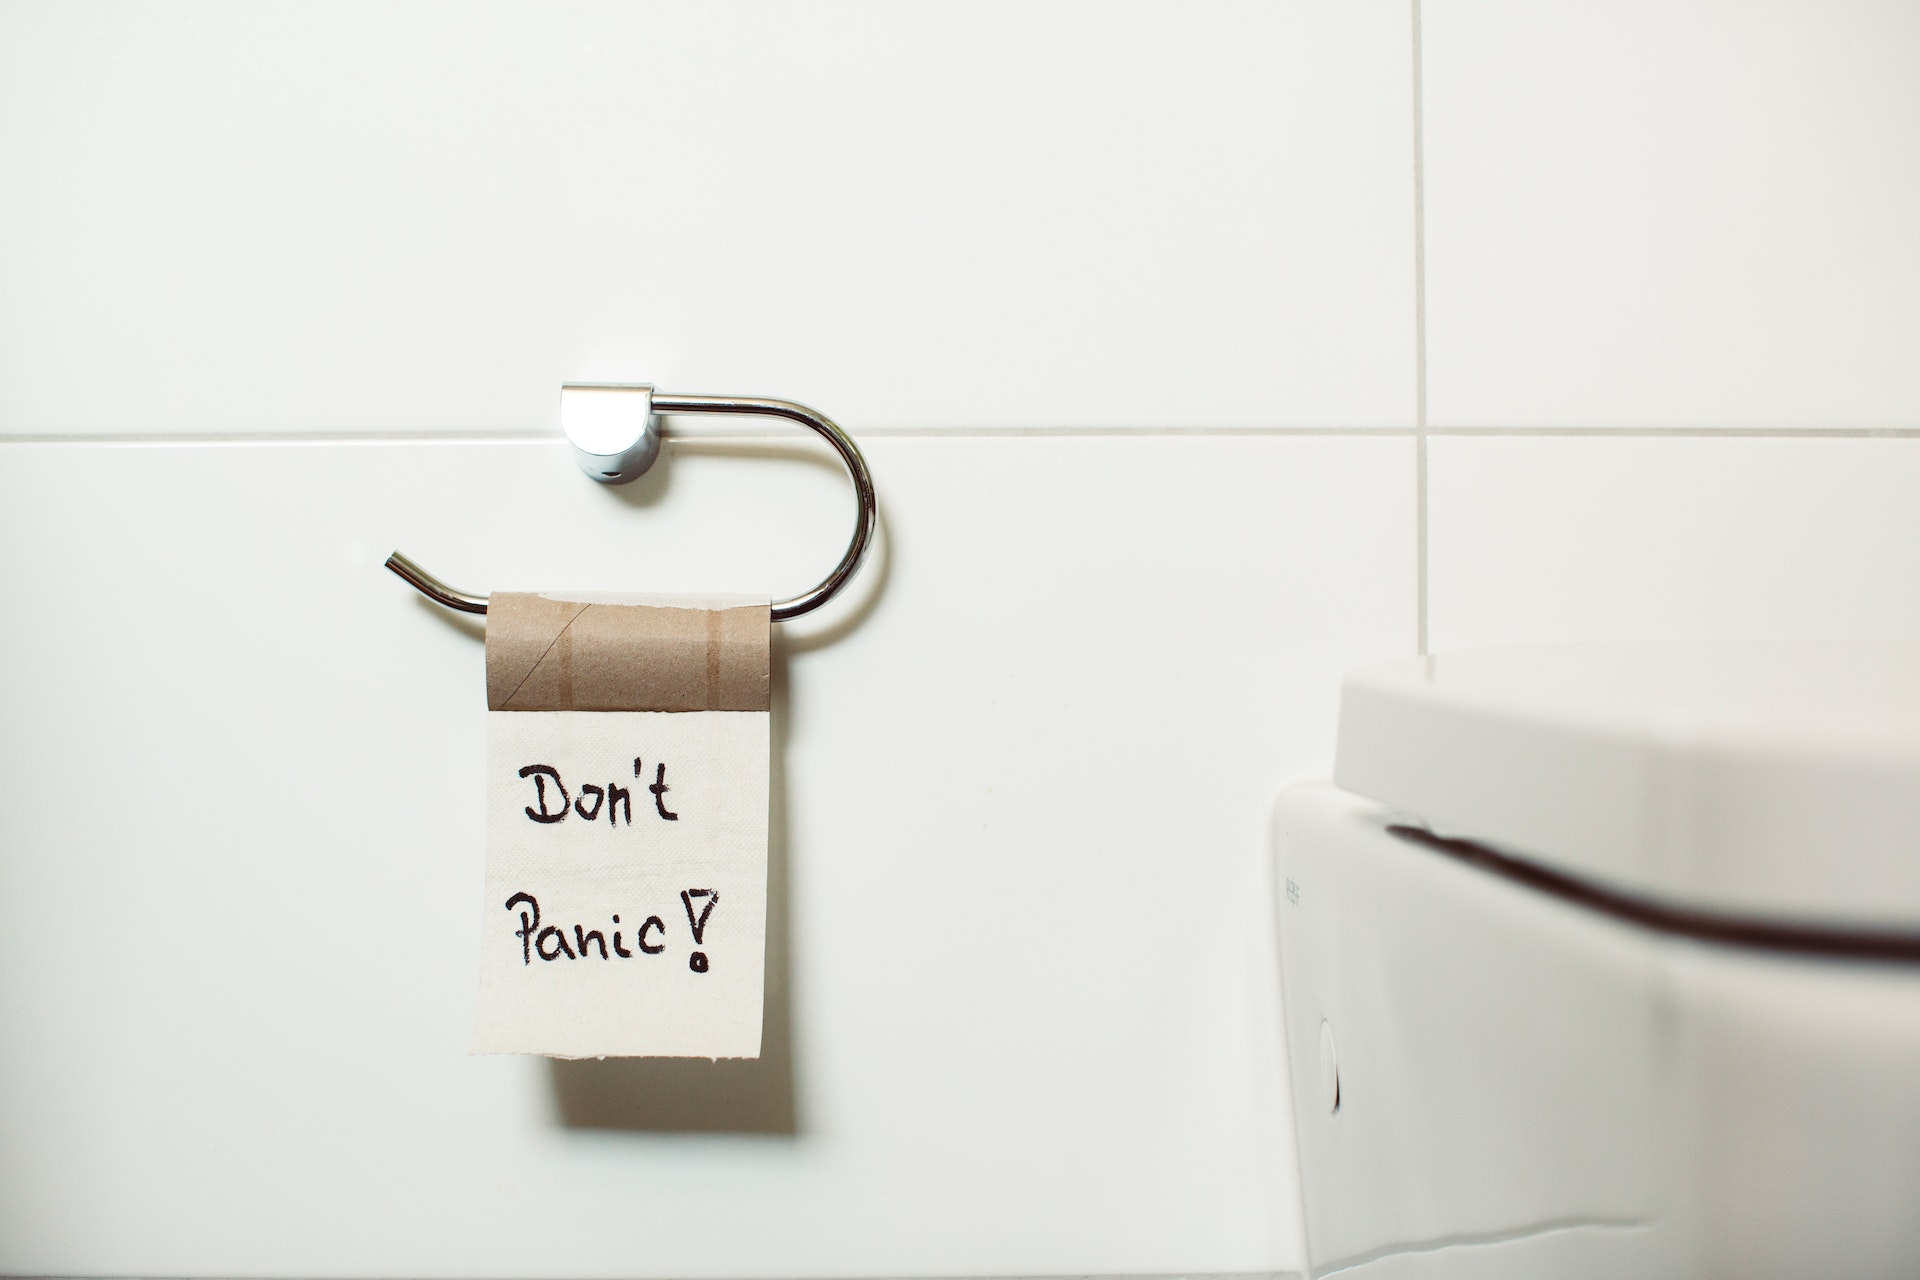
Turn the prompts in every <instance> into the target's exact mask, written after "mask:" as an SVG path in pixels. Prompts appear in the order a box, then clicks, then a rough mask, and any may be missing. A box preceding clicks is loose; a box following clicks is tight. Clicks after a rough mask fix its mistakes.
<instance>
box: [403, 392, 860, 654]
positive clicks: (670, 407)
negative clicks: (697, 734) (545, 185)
mask: <svg viewBox="0 0 1920 1280" xmlns="http://www.w3.org/2000/svg"><path fill="white" fill-rule="evenodd" d="M633 390H635V391H647V392H651V388H638V387H636V388H633ZM656 413H725V414H744V415H753V416H759V417H768V418H786V419H787V420H789V421H791V422H797V423H799V424H800V425H801V426H803V427H806V428H808V429H810V430H812V431H814V432H816V433H817V434H818V435H820V436H821V438H823V439H824V440H826V442H827V443H828V444H830V445H832V446H833V451H834V452H835V453H837V454H839V455H840V460H841V461H842V462H844V463H845V464H846V467H847V474H848V475H849V476H850V477H851V478H852V480H853V494H854V503H855V508H856V510H855V516H854V525H853V539H852V541H850V542H849V543H848V544H847V551H846V554H845V555H843V556H841V557H840V563H839V564H837V565H835V566H834V567H833V572H832V573H829V574H828V575H827V576H826V577H825V578H823V579H822V580H821V581H820V583H819V585H818V586H815V587H813V588H811V589H810V590H807V591H803V592H801V593H800V594H799V595H797V596H794V597H793V598H792V599H791V600H779V601H775V602H774V605H773V620H774V621H775V622H785V621H787V620H788V619H790V618H798V617H800V616H801V615H802V614H806V613H811V612H813V611H814V610H815V609H818V608H819V607H820V606H821V605H823V604H825V603H826V602H827V601H829V600H831V599H833V597H834V596H835V595H836V594H838V592H839V591H840V589H841V588H842V587H844V586H846V585H847V583H848V582H849V581H851V580H852V578H853V575H854V574H855V573H857V572H859V570H860V562H861V561H862V560H863V559H865V558H866V554H867V548H868V546H869V544H870V543H871V542H872V541H873V524H874V516H875V508H876V503H875V500H874V492H873V476H872V474H871V473H870V472H869V471H868V470H867V460H866V459H865V458H864V457H862V456H861V454H860V449H859V446H857V445H855V444H854V443H853V440H852V439H851V438H850V437H849V436H848V435H847V433H846V432H844V431H842V430H841V429H840V428H839V427H838V426H837V425H835V423H834V422H833V421H832V420H831V419H829V418H827V417H826V416H825V415H823V414H820V413H816V412H814V411H813V410H812V409H809V408H807V407H806V406H805V405H801V404H795V403H793V402H792V401H791V400H763V399H758V398H754V397H750V396H678V395H668V394H665V393H659V392H652V394H651V412H650V413H648V414H645V415H643V416H644V417H645V418H646V421H647V424H648V425H647V427H646V430H647V432H649V433H651V432H653V431H654V430H655V428H654V426H653V424H652V418H651V414H656ZM647 460H648V461H649V462H650V461H651V456H650V455H649V457H648V459H647ZM588 474H589V475H592V476H593V477H594V479H596V480H602V481H604V480H606V479H611V478H613V477H611V476H608V475H607V474H606V473H596V472H595V471H593V470H588ZM635 474H638V472H633V473H632V474H628V475H625V476H624V477H621V478H622V479H625V480H630V479H632V478H633V475H635ZM387 568H389V569H391V570H393V572H395V573H397V574H399V575H400V576H401V577H402V578H404V579H406V580H407V582H408V583H410V584H412V586H413V587H414V589H415V590H417V591H419V592H420V594H421V595H423V596H425V597H427V598H428V599H429V600H432V601H433V602H434V603H436V604H441V605H445V606H446V607H447V608H449V609H458V610H459V611H460V612H462V613H481V614H484V613H485V612H486V611H487V600H486V597H485V596H476V595H469V594H468V593H467V592H464V591H457V590H455V589H454V588H453V587H450V586H448V585H447V584H446V583H444V582H442V581H440V579H438V578H436V577H434V576H433V575H432V574H430V573H428V572H427V571H426V570H425V569H423V568H421V567H420V566H419V565H417V564H415V563H414V562H413V561H412V560H409V559H408V558H407V557H406V556H404V555H402V554H401V553H400V552H398V551H395V552H394V553H393V554H392V555H390V556H388V557H387Z"/></svg>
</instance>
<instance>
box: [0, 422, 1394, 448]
mask: <svg viewBox="0 0 1920 1280" xmlns="http://www.w3.org/2000/svg"><path fill="white" fill-rule="evenodd" d="M662 434H663V435H664V437H665V438H666V439H667V440H668V441H674V440H768V439H779V440H808V439H812V438H813V437H812V436H810V435H809V434H808V433H807V432H805V431H804V430H796V431H793V432H786V431H780V432H777V433H776V432H770V431H768V430H766V429H765V428H744V427H743V428H737V429H725V428H722V429H718V430H716V429H714V428H711V427H706V428H694V429H691V430H688V429H682V428H678V427H673V426H669V427H668V428H667V429H666V430H665V431H664V432H663V433H662ZM848 434H849V435H851V436H852V437H853V438H854V439H856V440H912V439H919V438H923V437H924V438H928V439H935V440H968V439H1013V438H1018V437H1022V436H1031V437H1036V438H1045V439H1056V440H1057V439H1072V438H1075V437H1079V436H1085V437H1089V438H1113V437H1128V436H1138V437H1142V438H1157V439H1171V438H1178V437H1183V436H1249V437H1261V436H1268V437H1271V436H1346V437H1358V438H1366V437H1377V438H1380V439H1391V438H1394V437H1407V436H1411V435H1412V434H1413V428H1412V427H876V428H873V429H870V430H864V431H849V432H848ZM564 439H565V437H564V436H562V435H561V434H560V433H559V432H558V431H551V432H545V431H540V432H534V431H204V432H173V431H151V432H140V431H131V432H114V433H108V432H97V433H96V432H82V433H74V434H71V435H61V434H55V433H42V434H35V435H26V434H21V435H4V434H0V444H101V445H208V444H235V445H294V444H298V445H311V444H557V443H560V442H561V441H563V440H564Z"/></svg>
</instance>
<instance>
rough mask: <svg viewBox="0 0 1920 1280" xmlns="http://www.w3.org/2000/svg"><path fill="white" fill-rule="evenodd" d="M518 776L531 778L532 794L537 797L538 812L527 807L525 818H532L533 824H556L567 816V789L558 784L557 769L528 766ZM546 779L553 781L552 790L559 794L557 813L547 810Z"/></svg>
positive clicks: (549, 766)
mask: <svg viewBox="0 0 1920 1280" xmlns="http://www.w3.org/2000/svg"><path fill="white" fill-rule="evenodd" d="M520 776H521V777H523V778H526V777H531V778H532V779H533V790H534V794H535V795H537V796H538V797H539V804H540V811H539V812H538V813H535V812H534V810H533V807H532V806H531V805H529V806H528V807H527V816H528V817H529V818H532V819H533V820H534V821H535V822H558V821H560V819H562V818H564V817H566V816H567V789H566V787H565V786H563V785H562V784H561V782H560V771H559V770H558V769H556V768H554V767H553V766H552V765H550V764H530V765H528V766H527V767H526V768H524V769H522V770H521V771H520ZM548 778H552V779H553V789H554V790H555V791H558V792H559V793H560V809H559V812H557V813H556V812H553V811H550V810H549V809H548V808H547V779H548Z"/></svg>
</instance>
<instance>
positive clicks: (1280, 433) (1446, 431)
mask: <svg viewBox="0 0 1920 1280" xmlns="http://www.w3.org/2000/svg"><path fill="white" fill-rule="evenodd" d="M1416 359H1417V360H1418V359H1419V357H1418V356H1416ZM1419 366H1420V368H1421V369H1422V370H1423V369H1424V360H1419ZM1420 381H1422V382H1423V381H1424V379H1421V380H1420ZM849 434H850V435H852V436H853V438H854V439H855V440H913V439H927V440H1009V439H1021V438H1031V439H1036V440H1071V439H1076V438H1085V439H1090V440H1112V439H1141V440H1180V439H1188V438H1192V439H1287V438H1301V437H1305V438H1313V437H1326V438H1336V439H1346V440H1365V439H1376V440H1397V439H1402V438H1428V439H1430V438H1435V437H1457V438H1466V439H1498V438H1510V439H1521V440H1527V439H1532V440H1544V439H1563V440H1566V439H1573V440H1715V439H1720V440H1915V439H1920V427H1527V426H1482V427H1469V426H1461V427H1435V426H1427V425H1425V424H1424V423H1422V424H1420V425H1418V426H1410V427H870V428H864V429H856V430H853V431H851V432H850V433H849ZM564 439H565V437H564V436H562V435H561V434H560V433H559V432H557V431H554V432H537V431H193V432H187V431H152V432H93V431H78V432H34V433H28V432H20V433H18V434H11V435H10V434H7V433H5V432H0V447H4V446H6V445H10V444H83V445H149V446H166V445H223V444H224V445H311V444H334V445H349V444H355V445H368V444H371V445H414V444H558V443H560V442H562V441H563V440H564ZM666 439H667V441H668V443H679V444H715V443H718V444H724V443H727V442H728V441H755V442H758V441H766V440H776V441H778V440H788V441H794V442H805V441H806V440H807V439H808V437H807V436H805V435H803V434H801V433H798V432H796V433H794V434H792V435H788V434H786V433H785V432H781V433H779V434H774V433H770V432H764V431H750V430H741V431H668V432H667V433H666Z"/></svg>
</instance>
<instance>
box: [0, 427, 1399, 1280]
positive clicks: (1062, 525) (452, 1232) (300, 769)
mask: <svg viewBox="0 0 1920 1280" xmlns="http://www.w3.org/2000/svg"><path fill="white" fill-rule="evenodd" d="M772 448H773V445H772V444H771V442H766V441H762V442H755V443H752V444H750V445H741V446H734V445H730V444H714V443H708V444H684V443H683V444H679V445H675V446H673V447H672V450H671V453H670V456H669V459H668V461H667V463H666V465H665V466H664V467H662V468H661V469H659V470H658V471H656V472H655V473H653V474H652V475H650V476H649V477H648V478H647V479H645V480H643V481H641V482H639V483H638V484H636V485H635V486H633V487H632V488H630V489H627V490H620V491H608V490H604V489H598V488H595V487H594V486H592V485H590V484H589V483H588V482H586V481H585V480H584V479H582V478H581V477H580V476H579V475H578V474H577V473H576V472H574V471H573V469H572V466H571V463H570V462H569V461H568V460H567V458H566V456H565V453H564V450H563V448H562V447H561V446H560V445H558V444H557V443H519V444H514V443H501V442H494V443H485V442H481V443H475V442H466V443H459V442H442V443H412V444H398V443H389V444H379V443H367V442H360V443H281V444H275V443H253V444H221V445H142V444H85V443H51V444H28V443H15V444H9V445H0V590H4V592H5V596H6V598H7V599H8V600H9V601H10V602H11V604H10V606H9V609H10V611H9V615H8V617H9V625H8V626H7V627H6V628H3V629H0V668H4V670H6V671H7V672H8V679H7V683H6V687H5V693H4V695H3V696H4V700H5V701H4V719H5V722H6V726H7V728H6V732H5V733H4V734H3V735H0V850H4V857H0V901H4V902H5V903H6V904H7V926H6V927H7V929H8V932H9V942H8V945H7V946H6V947H4V948H0V1022H4V1025H5V1027H6V1034H5V1035H4V1036H0V1187H3V1188H4V1191H5V1194H4V1195H0V1269H4V1270H7V1271H19V1272H37V1273H95V1274H108V1273H115V1274H132V1273H148V1274H161V1273H196V1274H226V1273H232V1274H239V1273H251V1274H305V1275H318V1274H376V1273H379V1274H399V1273H407V1274H419V1275H445V1276H453V1275H476V1274H491V1275H508V1274H512V1275H614V1274H640V1275H694V1276H723V1275H732V1276H740V1275H770V1276H771V1275H805V1274H822V1275H824V1274H843V1275H851V1274H870V1275H877V1274H895V1275H905V1274H916V1273H917V1274H925V1273H927V1272H929V1271H932V1270H938V1271H940V1272H943V1273H946V1274H1090V1273H1092V1274H1098V1273H1119V1272H1154V1271H1160V1272H1176V1271H1189V1272H1202V1273H1207V1272H1260V1271H1271V1270H1285V1269H1289V1268H1292V1267H1295V1266H1297V1264H1298V1259H1299V1251H1298V1236H1297V1226H1296V1224H1295V1222H1294V1210H1293V1206H1294V1204H1295V1203H1296V1198H1295V1196H1294V1191H1293V1183H1292V1178H1293V1160H1292V1154H1291V1149H1290V1146H1289V1142H1290V1138H1289V1133H1290V1128H1289V1120H1288V1115H1287V1108H1286V1104H1285V1082H1284V1078H1283V1074H1282V1072H1283V1067H1282V1062H1283V1059H1282V1056H1281V1054H1280V1050H1279V1046H1278V1044H1277V1043H1276V1037H1277V1035H1278V1026H1279V1021H1278V1017H1277V1014H1276V1005H1275V1002H1276V1001H1277V998H1278V997H1277V994H1276V992H1275V989H1274V985H1273V984H1274V982H1275V976H1274V975H1275V970H1274V965H1273V961H1272V957H1271V954H1270V953H1268V952H1266V951H1265V948H1266V947H1267V945H1268V942H1269V939H1268V938H1267V935H1266V932H1265V930H1266V927H1267V924H1266V922H1267V921H1268V919H1269V915H1268V913H1269V911H1270V908H1269V905H1268V904H1269V903H1270V901H1271V899H1270V897H1269V896H1267V893H1266V891H1265V890H1264V888H1263V887H1261V886H1260V885H1259V884H1258V882H1257V877H1258V875H1259V874H1260V873H1259V870H1258V868H1259V867H1260V866H1261V864H1262V861H1263V859H1262V850H1263V847H1264V840H1263V826H1264V820H1265V815H1266V811H1267V807H1268V799H1269V797H1270V795H1271V793H1272V791H1273V789H1274V787H1275V785H1276V784H1277V783H1278V782H1279V781H1280V780H1281V779H1282V778H1283V777H1284V776H1286V775H1288V774H1291V773H1296V772H1300V771H1303V770H1309V769H1315V768H1324V767H1325V766H1326V764H1327V762H1328V756H1329V750H1330V747H1331V743H1332V731H1333V713H1334V703H1335V697H1336V690H1337V684H1338V679H1339V676H1340V673H1341V672H1342V671H1343V670H1344V669H1346V668H1347V667H1349V666H1351V665H1354V664H1357V663H1360V662H1364V661H1368V660H1372V659H1379V658H1386V657H1391V656H1394V655H1396V654H1400V653H1404V652H1407V651H1408V650H1409V648H1410V646H1411V642H1412V616H1411V609H1412V600H1413V582H1412V569H1413V556H1412V545H1413V529H1412V522H1411V521H1412V515H1411V504H1410V503H1409V501H1408V494H1409V492H1410V491H1411V486H1412V444H1411V442H1410V441H1409V440H1407V439H1406V438H1404V437H1391V438H1388V437H1371V438H1369V437H1364V436H1363V437H1358V438H1342V439H1328V438H1270V437H1269V438H1220V437H1212V438H1198V439H1192V438H1189V439H1136V438H1115V437H1065V438H1022V439H987V440H969V439H957V438H951V437H943V438H925V437H918V438H916V437H899V438H888V439H881V440H874V441H871V442H869V454H870V456H871V459H872V462H873V466H874V471H875V474H876V476H877V477H878V480H879V484H880V490H881V494H882V506H883V515H884V519H885V534H884V537H883V540H882V544H881V547H880V549H879V551H878V552H877V553H876V557H875V560H874V563H873V564H872V565H871V566H870V567H869V568H868V569H867V571H866V573H865V574H864V575H863V577H862V579H861V581H860V584H859V586H858V587H857V588H856V589H855V590H854V592H853V598H851V599H849V600H847V601H846V602H844V603H839V602H836V604H835V605H833V606H831V612H830V613H828V615H827V616H824V617H820V618H819V619H818V621H811V620H809V621H807V622H804V623H796V624H793V625H792V626H791V627H790V628H788V629H787V630H786V631H785V633H784V638H783V641H782V645H781V650H780V653H779V656H778V660H777V669H778V675H777V677H776V679H777V683H776V704H775V713H774V718H775V722H776V725H777V726H778V728H777V730H776V752H775V756H776V760H777V761H778V765H777V771H776V777H775V784H774V794H775V801H774V830H775V836H774V851H773V852H774V857H773V865H774V871H773V888H774V894H773V898H774V904H775V906H774V914H775V927H774V935H773V945H772V954H773V955H774V957H775V959H774V961H773V963H772V966H771V974H772V979H773V981H772V986H771V995H770V999H769V1006H768V1008H769V1021H768V1028H769V1031H768V1042H767V1054H766V1056H765V1058H764V1059H763V1060H762V1061H761V1062H759V1063H758V1064H753V1065H741V1064H722V1065H719V1066H715V1065H713V1064H708V1063H705V1062H696V1063H670V1064H662V1063H646V1062H631V1061H629V1062H618V1061H609V1062H598V1063H596V1062H587V1063H576V1064H570V1065H565V1066H558V1067H556V1066H553V1065H552V1064H549V1063H547V1062H545V1061H543V1060H538V1059H527V1058H472V1057H469V1056H467V1053H466V1048H467V1044H468V1039H469V1036H470V1034H471V1030H472V1019H473V1010H474V997H475V988H476V977H475V948H476V946H477V942H478V937H479V932H478V931H479V930H480V928H481V927H482V922H483V919H484V910H483V908H484V906H485V904H483V903H482V902H481V901H480V896H479V895H480V887H481V878H480V870H481V864H480V852H481V851H480V840H481V817H480V812H481V805H480V800H481V766H482V758H483V753H482V741H483V718H484V715H483V706H484V704H483V695H482V678H481V675H482V673H481V647H480V643H479V640H478V638H477V636H478V631H477V628H476V627H475V626H473V625H471V623H470V622H468V621H463V619H462V618H460V617H455V616H452V615H448V614H445V613H443V612H442V611H440V610H438V609H437V608H435V607H434V606H431V605H427V604H425V603H423V602H422V601H420V600H419V599H418V598H417V597H416V596H415V595H414V594H413V593H412V592H411V591H410V590H409V589H408V588H406V587H405V586H404V585H403V584H402V583H400V582H399V581H398V580H397V579H395V578H393V577H391V576H390V575H388V574H386V573H385V572H383V571H382V570H381V568H380V559H381V557H382V556H383V555H384V554H385V552H386V551H387V550H389V549H390V548H391V547H394V546H398V547H401V548H403V549H405V550H406V551H408V552H409V553H411V554H413V555H415V556H416V557H417V558H419V559H420V560H421V561H422V562H423V563H425V564H426V565H427V566H428V567H429V568H430V569H432V570H434V571H436V572H438V573H441V574H443V575H444V576H446V577H448V578H449V579H451V580H452V581H453V582H454V583H455V584H456V585H459V586H462V587H466V588H468V589H473V590H486V589H489V588H494V587H500V588H510V587H536V588H537V587H559V586H574V587H583V588H601V589H692V588H707V589H759V590H771V591H775V592H780V593H784V592H787V591H790V590H796V589H798V588H800V587H803V586H805V585H807V584H808V583H809V582H811V581H812V580H813V578H815V577H817V576H818V575H819V573H821V572H822V571H823V569H824V567H825V565H827V564H829V563H831V561H832V559H833V558H834V556H836V555H837V553H838V550H839V547H840V544H841V541H842V540H843V539H844V537H845V532H846V527H847V523H848V521H849V518H850V516H849V512H848V510H847V502H846V493H845V483H844V480H842V479H841V478H840V477H839V476H837V475H836V473H835V472H834V470H833V469H832V467H831V465H829V464H827V463H825V462H823V461H822V460H821V459H820V456H819V455H818V454H816V453H813V452H809V451H807V450H805V449H801V448H793V449H785V448H784V447H782V448H780V449H775V450H774V451H773V452H772V453H771V454H769V453H768V452H767V451H768V450H769V449H772Z"/></svg>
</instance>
